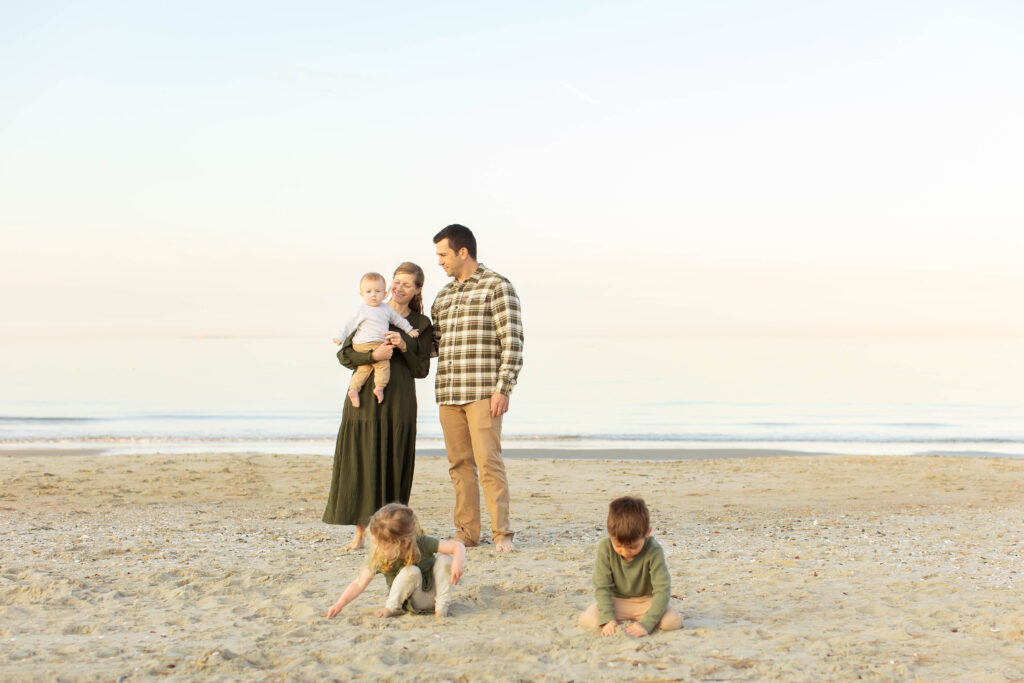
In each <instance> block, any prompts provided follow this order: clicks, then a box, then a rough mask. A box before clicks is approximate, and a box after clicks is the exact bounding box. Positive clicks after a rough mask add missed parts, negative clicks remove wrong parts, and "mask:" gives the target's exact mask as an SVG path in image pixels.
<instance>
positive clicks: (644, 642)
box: [0, 449, 1024, 680]
mask: <svg viewBox="0 0 1024 683" xmlns="http://www.w3.org/2000/svg"><path fill="white" fill-rule="evenodd" d="M511 450H513V449H510V451H511ZM522 450H526V449H522ZM542 452H543V451H542ZM614 452H615V453H618V454H621V455H623V456H624V457H621V458H620V457H611V458H600V459H596V455H595V454H593V453H591V454H590V456H591V458H594V459H590V458H578V457H575V456H576V454H575V453H574V454H573V455H574V457H573V459H561V458H558V457H554V458H548V457H544V456H542V455H539V454H538V452H537V451H531V453H533V454H534V456H533V457H523V456H521V455H520V454H519V453H512V452H507V455H508V456H509V459H508V462H507V467H508V471H509V478H510V482H511V485H512V512H513V522H514V525H515V528H516V530H517V536H516V541H517V549H516V551H515V552H514V553H512V555H510V556H504V555H499V554H497V553H495V552H494V551H493V546H491V545H489V544H485V545H482V546H481V547H479V548H472V549H470V550H469V553H468V560H467V573H466V576H465V577H464V578H463V582H462V583H461V584H460V585H459V587H458V588H457V590H456V598H455V604H454V607H453V617H452V618H451V619H449V620H447V621H445V622H441V623H438V622H435V621H434V620H433V619H432V618H424V617H418V616H412V615H406V616H403V617H400V618H397V619H392V620H386V621H382V620H379V619H377V618H376V617H374V616H373V610H374V609H375V608H376V607H378V606H379V605H378V603H380V602H382V601H383V595H384V589H383V586H384V584H383V580H382V579H380V578H378V579H375V580H374V583H372V584H371V585H370V588H368V589H367V591H366V593H365V594H364V595H363V596H362V597H361V598H360V599H359V600H358V601H357V602H356V603H354V604H353V605H351V606H350V607H348V608H346V610H345V612H343V614H342V615H341V616H339V617H338V618H337V619H334V620H328V619H325V618H324V617H323V616H322V615H323V613H324V611H325V610H326V608H327V606H328V605H330V604H331V603H332V602H333V601H334V600H335V599H336V598H337V596H338V594H339V593H340V592H341V590H342V589H343V588H344V586H345V585H347V583H348V582H349V581H350V580H351V579H352V578H354V576H355V574H356V572H357V571H358V569H359V567H360V566H361V565H362V563H363V562H364V560H365V555H364V554H363V553H346V552H344V551H343V550H342V548H341V546H342V544H343V543H344V542H346V541H347V540H348V537H349V534H350V533H351V528H348V527H340V528H339V527H331V526H328V525H325V524H323V523H322V522H320V514H321V512H322V509H323V504H324V500H325V498H326V493H327V490H326V488H327V486H328V484H329V468H330V462H331V461H330V458H325V457H323V456H320V455H306V456H299V455H266V454H263V455H240V454H205V455H202V454H200V455H192V454H190V455H188V456H187V457H179V456H170V455H166V454H157V455H114V456H111V455H97V454H86V453H81V452H76V453H75V454H74V455H69V454H66V453H64V454H60V453H58V452H51V453H49V454H48V455H47V457H38V454H17V453H10V452H8V453H6V454H5V456H4V458H3V465H4V470H5V477H6V479H7V483H6V485H5V487H4V489H3V491H2V493H0V521H2V527H0V528H2V538H0V541H2V543H3V547H4V548H5V552H4V555H3V561H2V565H0V642H3V643H4V648H3V654H2V655H0V677H2V678H4V679H5V680H53V679H56V678H62V679H64V678H66V679H68V680H110V679H120V680H145V679H150V678H153V677H156V676H163V675H167V674H176V675H179V676H184V677H186V678H199V677H202V678H204V679H210V680H237V679H239V678H248V677H260V678H279V679H296V680H309V679H314V678H315V679H322V678H338V679H345V678H359V677H363V678H377V679H381V680H427V679H435V678H437V677H445V676H447V677H450V678H455V677H458V676H466V677H468V678H471V679H473V680H516V679H531V680H532V679H538V678H542V677H546V678H549V679H553V680H572V679H575V680H635V679H637V678H641V679H645V680H672V679H679V678H697V679H702V678H713V679H729V680H820V679H823V678H826V679H838V678H856V677H858V676H861V677H863V678H865V679H868V680H872V679H874V680H887V679H914V678H919V679H922V680H937V679H964V678H970V679H972V680H1007V679H1013V678H1021V677H1024V658H1022V656H1021V654H1020V653H1021V646H1022V642H1024V607H1022V606H1021V604H1020V600H1019V596H1020V588H1021V583H1020V577H1021V574H1024V566H1022V555H1024V552H1022V549H1021V545H1020V541H1019V539H1020V538H1021V535H1022V531H1024V516H1022V515H1021V514H1020V510H1021V509H1022V507H1024V505H1022V504H1024V462H1022V461H1020V460H1013V459H1003V458H956V457H950V456H943V457H919V456H898V457H873V456H845V455H844V456H816V455H800V456H788V455H778V456H776V457H741V455H745V454H732V455H733V457H698V458H684V459H678V458H673V459H671V460H643V461H637V460H630V459H627V457H628V454H625V453H622V452H620V451H614ZM705 455H706V454H705ZM421 456H422V457H420V458H417V473H416V479H415V484H414V488H413V494H412V500H411V501H410V504H411V505H412V506H413V508H414V509H415V510H416V511H417V513H418V515H419V517H420V521H421V524H422V525H423V527H424V529H425V531H426V532H427V533H431V534H435V535H439V536H447V535H450V534H451V531H452V530H451V522H450V513H451V504H452V493H451V484H450V481H449V480H448V474H447V461H446V460H445V459H444V458H442V457H436V456H433V455H429V454H426V453H421ZM622 494H633V495H641V496H643V497H644V498H645V499H646V500H647V501H648V504H649V505H650V507H651V509H652V515H653V519H652V523H653V526H654V534H655V536H656V537H657V538H658V539H659V541H660V542H661V543H662V545H663V546H664V547H665V549H666V556H667V559H668V562H669V566H670V570H671V572H672V579H673V596H674V597H673V601H674V604H675V605H676V606H677V608H678V609H680V610H681V611H682V612H683V614H684V615H685V617H686V621H685V623H684V628H683V630H682V631H678V632H673V633H657V632H656V633H655V634H653V635H652V636H650V637H649V638H646V639H641V640H633V639H630V638H628V637H626V636H624V635H621V634H620V635H617V636H615V637H613V638H608V639H604V638H601V637H600V636H598V635H596V634H593V633H589V632H586V631H583V630H582V629H579V628H578V627H577V626H576V624H575V619H576V616H577V613H578V612H579V611H580V610H582V609H583V608H585V607H586V605H587V604H589V602H590V601H591V600H592V591H591V586H590V577H589V570H590V567H591V566H592V559H593V549H594V545H595V544H596V543H597V541H598V540H599V539H600V538H601V536H602V535H603V523H604V514H605V509H606V506H607V502H608V501H609V500H610V499H611V498H613V497H615V496H617V495H622ZM486 519H487V518H486V513H485V526H486V524H487V521H486Z"/></svg>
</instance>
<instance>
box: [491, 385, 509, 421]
mask: <svg viewBox="0 0 1024 683" xmlns="http://www.w3.org/2000/svg"><path fill="white" fill-rule="evenodd" d="M507 412H508V396H507V395H505V394H502V393H499V392H497V391H495V392H494V393H493V394H491V417H501V416H502V415H504V414H505V413H507Z"/></svg>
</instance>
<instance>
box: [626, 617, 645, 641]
mask: <svg viewBox="0 0 1024 683" xmlns="http://www.w3.org/2000/svg"><path fill="white" fill-rule="evenodd" d="M625 631H626V635H627V636H633V637H634V638H643V637H644V636H646V635H647V629H645V628H644V627H643V626H641V625H640V624H638V623H637V622H635V621H634V622H633V623H631V624H626V629H625Z"/></svg>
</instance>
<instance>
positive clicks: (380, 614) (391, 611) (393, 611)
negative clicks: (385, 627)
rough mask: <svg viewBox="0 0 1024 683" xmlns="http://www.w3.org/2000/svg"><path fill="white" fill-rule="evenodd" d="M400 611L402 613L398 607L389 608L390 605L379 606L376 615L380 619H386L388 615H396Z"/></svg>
mask: <svg viewBox="0 0 1024 683" xmlns="http://www.w3.org/2000/svg"><path fill="white" fill-rule="evenodd" d="M401 613H402V610H400V609H391V608H390V607H381V608H380V609H379V610H377V612H376V615H377V616H378V617H380V618H381V619H386V618H388V617H397V616H398V615H399V614H401Z"/></svg>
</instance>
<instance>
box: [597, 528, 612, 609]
mask: <svg viewBox="0 0 1024 683" xmlns="http://www.w3.org/2000/svg"><path fill="white" fill-rule="evenodd" d="M610 553H611V545H610V543H609V542H608V539H607V538H605V539H602V540H601V542H600V543H598V545H597V553H596V555H595V557H594V599H595V600H596V601H597V622H598V623H599V624H601V625H602V626H603V625H605V624H607V623H608V622H609V621H614V620H615V602H614V601H613V600H612V588H613V587H614V586H615V579H614V578H613V577H612V568H611V565H609V564H608V560H609V559H610V557H609V555H610Z"/></svg>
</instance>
